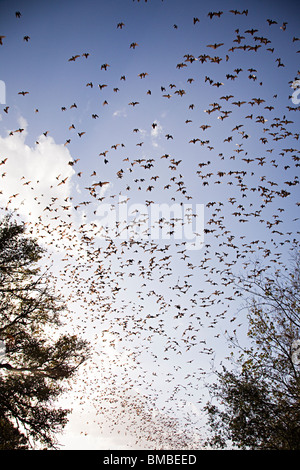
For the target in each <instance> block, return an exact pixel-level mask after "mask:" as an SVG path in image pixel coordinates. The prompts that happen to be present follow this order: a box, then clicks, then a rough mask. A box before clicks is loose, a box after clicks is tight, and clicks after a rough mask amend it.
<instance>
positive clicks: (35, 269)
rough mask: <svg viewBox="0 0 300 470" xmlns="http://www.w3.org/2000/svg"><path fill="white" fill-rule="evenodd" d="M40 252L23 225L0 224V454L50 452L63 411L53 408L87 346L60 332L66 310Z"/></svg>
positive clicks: (63, 421)
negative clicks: (0, 352)
mask: <svg viewBox="0 0 300 470" xmlns="http://www.w3.org/2000/svg"><path fill="white" fill-rule="evenodd" d="M43 252H44V251H43V249H42V248H41V247H40V246H39V245H38V243H37V241H36V240H35V239H32V238H30V237H28V236H27V235H26V230H25V225H24V224H20V223H17V222H16V221H13V220H12V216H9V217H5V218H4V219H3V220H2V221H1V223H0V340H1V341H2V344H4V345H5V353H4V354H3V355H2V357H1V361H0V449H2V450H3V449H29V448H34V447H35V446H36V445H38V444H42V445H43V447H46V448H48V447H49V448H51V447H54V446H55V444H56V438H55V435H56V434H57V433H58V432H59V431H61V430H62V429H63V427H64V426H65V424H66V423H67V415H68V413H69V410H66V409H61V408H58V407H55V400H57V398H58V397H59V396H60V395H61V394H62V392H63V391H64V390H65V387H66V385H67V383H68V382H69V380H68V379H71V378H72V376H73V375H74V374H75V372H76V370H77V369H78V367H79V365H80V364H82V363H83V361H85V360H86V358H87V356H88V345H87V343H86V342H85V341H83V340H82V339H80V338H78V337H77V336H76V335H70V334H66V333H63V332H62V328H63V324H62V321H61V313H62V312H63V311H64V310H66V307H65V305H64V304H63V302H62V300H61V299H60V298H58V297H57V296H56V295H55V293H54V292H53V289H52V287H51V279H50V276H48V274H47V272H43V273H42V272H41V267H40V266H39V261H40V260H41V259H42V256H43Z"/></svg>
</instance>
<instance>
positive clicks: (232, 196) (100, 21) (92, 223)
mask: <svg viewBox="0 0 300 470" xmlns="http://www.w3.org/2000/svg"><path fill="white" fill-rule="evenodd" d="M231 9H233V10H235V9H237V10H238V11H240V12H241V14H236V15H235V14H234V13H232V12H230V10H231ZM246 9H248V14H247V15H246V14H245V13H242V12H243V11H244V10H246ZM16 11H20V12H21V17H20V18H16V15H15V12H16ZM219 11H223V14H221V16H220V18H219V17H218V16H216V15H214V16H213V18H212V19H210V18H209V16H208V13H209V12H219ZM298 17H299V6H297V5H295V3H294V2H285V3H283V2H269V1H265V2H258V1H254V2H251V3H250V2H244V1H243V2H241V1H239V2H226V5H224V2H215V1H214V2H211V3H210V4H209V5H208V4H205V3H203V2H199V1H194V0H185V1H182V0H172V1H171V0H164V1H163V2H162V1H161V0H148V2H144V1H142V0H141V1H140V2H137V1H135V2H133V1H131V0H112V1H109V2H107V1H106V2H104V1H86V2H80V1H72V2H71V1H64V2H58V1H51V2H50V1H43V2H41V1H26V2H24V1H23V2H22V1H18V2H15V1H0V36H2V35H3V36H5V37H4V38H3V41H2V42H3V44H2V45H0V64H1V67H0V71H1V74H0V79H1V80H3V81H4V83H5V85H6V97H5V101H6V102H5V103H4V104H1V107H0V115H1V118H0V119H1V120H0V157H1V158H0V160H2V159H3V160H4V159H5V158H7V160H6V161H5V163H3V166H1V170H3V173H2V178H1V188H0V189H1V191H2V193H1V205H2V206H3V207H5V205H7V204H8V207H9V208H15V209H17V210H18V212H19V213H20V215H21V217H22V218H24V219H25V220H26V221H27V222H28V225H29V230H30V231H31V232H32V233H33V234H37V235H38V236H40V237H42V238H40V239H41V240H42V241H43V242H44V243H45V244H46V246H47V247H48V248H49V250H50V254H49V261H48V262H49V263H51V262H52V261H53V260H54V261H55V263H54V268H53V270H54V275H55V276H56V277H57V281H56V285H57V286H58V288H59V289H60V290H61V292H62V294H63V295H64V296H65V297H66V298H68V299H69V304H70V308H71V309H73V311H74V315H72V316H71V317H70V318H68V322H69V323H70V325H71V327H73V328H75V329H76V330H77V331H80V332H82V334H84V335H87V336H88V337H89V338H90V339H91V341H92V343H93V344H94V347H95V357H94V362H93V363H92V365H91V364H89V365H87V367H86V370H85V371H84V373H83V376H82V378H81V380H78V383H77V385H76V387H78V391H77V395H76V394H75V392H74V394H73V395H74V398H73V399H74V406H75V408H76V413H75V414H74V415H73V418H72V420H71V423H70V426H69V427H68V428H67V431H66V434H65V436H64V438H63V440H62V442H63V443H64V445H66V446H67V447H72V446H73V447H74V446H77V447H78V446H79V447H86V448H88V447H93V448H103V446H110V447H111V448H114V447H115V448H116V447H122V448H126V447H133V446H136V445H138V446H146V447H147V446H150V448H151V446H157V445H163V446H164V445H165V446H168V445H170V441H168V438H171V439H173V441H172V446H174V447H176V446H179V447H180V446H181V445H182V443H183V437H182V435H181V434H180V433H179V434H176V436H175V432H174V436H173V437H172V436H169V435H168V433H167V432H166V430H167V428H168V423H169V421H168V420H169V419H179V424H178V423H177V422H176V423H177V424H178V426H179V428H180V426H182V425H183V426H184V429H185V432H186V434H187V436H188V437H189V439H190V442H192V441H193V438H194V439H195V444H190V445H195V446H197V445H199V443H198V441H197V439H198V437H197V436H196V435H193V436H192V438H191V434H190V433H191V432H192V430H193V431H194V430H195V429H196V428H198V427H199V430H200V429H202V428H201V426H202V425H203V420H202V414H201V413H202V412H201V408H202V405H203V404H204V399H203V398H202V394H204V396H206V395H205V394H206V391H205V390H206V389H205V379H204V377H206V376H205V373H206V372H207V373H208V372H209V370H210V362H211V359H212V358H213V357H214V358H215V365H216V367H218V366H219V365H220V363H221V362H222V361H224V360H225V359H224V358H225V356H226V355H227V354H228V346H227V342H226V339H225V337H224V332H225V330H230V329H231V330H234V329H238V330H239V331H240V333H239V335H240V336H239V338H240V339H241V340H242V341H244V340H245V332H246V327H247V324H246V321H245V312H244V311H243V310H242V311H241V312H240V309H241V307H242V306H243V302H244V300H245V299H240V298H239V297H237V296H236V294H235V292H236V287H235V286H233V285H232V284H231V283H228V282H227V280H228V278H229V276H230V273H232V274H234V275H238V274H240V273H242V274H243V273H245V272H247V269H249V266H250V265H248V264H247V263H251V261H253V260H255V259H257V258H259V259H262V260H263V262H264V263H265V264H267V265H269V266H270V267H271V268H270V269H271V270H272V269H273V267H274V266H275V265H276V266H279V267H280V266H282V267H284V265H285V264H286V263H287V260H288V250H289V249H290V248H291V246H292V244H293V242H292V241H293V239H296V240H297V239H298V235H299V232H298V228H299V224H298V221H297V219H298V216H299V214H298V211H299V205H297V202H298V200H299V189H298V188H299V187H298V175H299V163H298V164H297V156H298V153H299V150H298V147H299V145H298V136H299V121H298V112H297V111H296V108H297V104H295V103H293V102H292V100H291V98H290V97H289V96H290V95H291V94H292V93H293V89H292V88H291V83H292V82H293V81H294V80H295V79H296V77H297V74H298V69H299V55H298V54H297V51H299V49H300V46H299V40H296V38H297V37H298V35H299V33H298V31H297V26H298ZM194 19H195V20H194ZM198 19H199V21H198ZM267 19H272V20H274V21H276V22H277V23H276V24H271V25H269V24H268V22H267ZM121 22H122V23H124V26H123V27H122V28H120V27H118V24H119V23H121ZM284 22H287V24H286V27H285V26H284ZM252 29H257V31H253V32H249V31H251V30H252ZM247 31H248V32H247ZM24 36H29V37H30V38H29V40H28V41H25V40H24V39H23V38H24ZM268 41H270V42H268ZM134 43H137V46H136V47H135V48H133V47H130V46H131V44H134ZM215 44H216V45H219V46H217V47H216V48H215V49H213V48H212V47H209V45H215ZM244 45H245V50H243V49H239V48H238V47H239V46H244ZM255 46H260V47H257V51H255V49H251V48H253V47H255ZM232 48H234V49H233V50H232ZM273 48H274V50H273ZM268 49H270V50H268ZM84 53H88V54H89V55H88V57H87V58H85V57H84V56H83V55H82V54H84ZM75 55H79V57H78V58H76V60H74V61H70V60H69V59H70V58H71V57H73V56H75ZM203 56H207V57H206V59H205V57H204V59H203V60H204V62H203V63H202V62H201V57H202V58H203ZM218 58H220V59H222V60H220V61H219V63H217V60H218ZM213 60H214V61H213ZM105 64H108V66H107V67H106V70H105V67H104V65H105ZM182 64H184V65H182ZM280 64H283V66H282V65H280ZM240 69H241V70H240ZM144 73H146V74H147V75H145V77H144V78H140V76H139V74H144ZM121 77H125V80H123V79H122V78H121ZM298 78H299V74H298ZM91 83H92V84H93V87H91V85H90V84H91ZM99 85H101V89H100V88H99ZM103 85H105V86H103ZM182 90H183V91H182ZM22 91H25V92H28V94H26V95H24V96H22V95H21V94H19V92H22ZM180 91H181V94H180ZM168 95H170V97H168ZM254 98H255V99H258V98H260V99H263V100H264V101H262V102H261V103H258V102H257V101H256V102H255V100H254ZM239 101H245V103H244V104H240V105H238V103H239ZM105 102H107V104H104V103H105ZM132 102H138V104H136V105H135V106H132V105H130V104H129V103H132ZM74 104H75V105H76V106H74ZM6 106H8V109H7V111H8V112H5V111H4V109H5V108H6ZM266 106H268V107H270V106H271V108H266ZM63 107H64V108H65V110H64V111H63V110H62V108H63ZM37 110H38V111H37ZM93 115H97V116H98V117H95V118H93ZM153 124H156V126H154V127H153ZM201 126H208V127H207V128H206V127H202V128H201ZM18 129H23V131H22V132H18ZM16 131H17V132H16ZM81 133H82V134H81ZM10 134H11V135H10ZM44 134H45V135H44ZM79 134H81V136H80V135H79ZM193 139H200V141H198V140H197V141H195V143H193ZM265 139H266V140H265ZM201 141H202V142H201ZM114 146H116V148H114ZM105 152H107V153H106V154H105V156H103V153H105ZM101 154H102V155H101ZM165 155H168V157H167V158H164V156H165ZM162 157H163V158H162ZM293 157H294V158H293ZM259 159H261V160H259ZM70 162H71V164H70ZM143 165H144V166H143ZM120 172H121V173H120ZM120 176H121V178H120ZM99 181H101V182H108V183H109V184H107V185H104V186H103V187H100V186H97V184H98V183H99ZM24 183H27V184H24ZM94 185H96V186H94ZM89 188H90V189H89ZM93 188H95V191H94V189H93ZM149 188H150V189H149ZM282 191H287V192H288V193H289V194H288V195H287V196H286V197H283V195H284V194H285V193H282ZM15 194H17V195H16V196H14V195H15ZM12 196H14V197H12ZM120 198H123V202H121V201H122V199H120ZM124 198H125V200H126V199H127V198H129V199H128V201H127V203H128V204H127V208H128V210H131V209H134V208H136V207H137V206H135V207H133V204H140V205H143V208H142V209H143V210H144V211H146V216H149V215H151V212H150V211H151V208H152V207H155V204H162V203H165V204H167V207H169V208H170V207H171V206H172V205H173V204H175V205H176V209H177V210H179V211H181V213H180V214H181V215H183V211H184V208H187V205H188V204H190V205H191V212H192V213H195V211H196V204H199V205H202V206H203V209H204V227H203V229H205V230H206V231H205V233H204V239H203V240H204V244H203V246H202V248H201V249H199V250H186V247H187V245H186V244H187V243H188V242H189V241H190V240H187V239H184V237H182V238H180V239H174V237H169V238H167V239H162V238H160V239H153V238H151V233H149V234H148V235H147V236H146V237H144V238H139V239H137V240H135V242H134V243H132V244H131V243H129V240H128V239H120V237H117V238H116V239H113V240H112V241H110V240H109V237H108V238H107V239H104V240H103V238H100V237H99V232H98V231H99V228H100V227H101V224H102V223H103V218H101V217H99V211H100V212H101V211H102V210H103V208H104V207H110V210H111V211H114V210H116V211H118V210H119V209H120V208H121V207H123V206H122V204H124ZM8 201H9V203H8ZM147 201H153V202H152V203H151V204H149V205H147ZM105 204H106V205H107V206H104V205H105ZM139 207H140V208H141V206H139ZM117 213H118V212H117ZM100 215H101V214H100ZM102 215H103V214H102ZM163 215H164V216H166V217H165V218H166V219H167V220H165V222H164V223H165V227H167V228H168V227H171V226H170V225H168V223H170V222H171V223H172V222H173V220H169V219H168V214H167V213H165V214H163ZM171 216H172V217H173V219H174V217H175V216H174V215H173V214H171ZM144 218H145V215H140V219H141V220H143V219H144ZM133 220H134V216H133V215H131V216H130V217H129V220H128V223H129V225H130V226H132V224H133ZM153 223H154V221H153V220H150V225H151V224H153ZM180 223H181V222H179V224H180ZM161 224H162V223H161ZM166 224H167V225H166ZM135 227H136V225H135ZM181 227H183V226H181ZM199 227H200V231H202V226H201V224H200V225H199ZM109 235H110V236H111V235H112V233H111V232H110V233H109ZM202 235H203V234H202ZM82 236H83V237H89V238H84V239H82ZM192 241H194V240H192ZM97 250H99V251H97ZM268 250H270V253H271V254H270V255H269V254H268ZM99 270H100V271H101V272H102V273H103V277H101V276H99ZM232 298H234V299H235V302H234V301H232V300H231V299H232ZM235 317H237V318H238V320H236V321H235V320H232V319H233V318H235ZM231 320H232V321H231ZM237 325H241V326H240V327H238V326H237ZM208 377H210V376H208ZM110 394H113V395H114V397H115V401H113V400H109V399H108V396H110ZM82 395H84V396H85V397H87V398H88V400H83V399H81V398H80V397H81V396H82ZM170 397H171V398H170ZM123 402H126V403H127V405H126V406H124V403H123ZM122 403H123V405H122ZM149 403H151V406H150V405H149ZM137 404H139V407H140V409H143V413H141V412H140V411H138V405H137ZM151 407H152V408H151ZM149 408H150V409H149ZM79 409H80V410H81V412H80V413H79V411H78V410H79ZM104 409H105V412H104ZM124 410H125V411H124ZM90 415H91V416H92V418H91V420H90V418H89V424H88V425H87V424H86V422H87V416H90ZM99 415H101V416H99ZM74 416H75V417H74ZM112 416H117V417H118V419H117V421H118V420H119V424H120V423H123V424H122V426H121V428H122V429H121V431H120V429H118V425H119V424H118V423H117V424H116V425H115V426H113V425H112V426H111V429H108V428H109V423H111V422H112V418H111V417H112ZM149 416H151V419H149ZM158 422H160V423H161V426H160V425H158ZM172 423H173V429H175V424H174V422H173V421H172ZM164 426H165V427H164ZM126 428H127V429H126ZM141 429H143V430H144V431H143V432H142V433H141V432H140V430H141ZM118 431H119V432H118ZM199 432H200V431H199ZM201 432H202V431H201ZM201 432H200V434H201ZM150 435H151V436H152V437H151V439H150V438H149V436H150ZM108 436H109V437H108ZM136 436H139V437H138V438H137V437H136ZM136 439H137V441H136ZM147 439H148V440H147ZM149 439H150V440H149ZM200 441H201V436H200ZM136 442H138V444H137V443H136ZM161 442H162V444H161ZM158 443H159V444H158ZM179 447H178V448H179Z"/></svg>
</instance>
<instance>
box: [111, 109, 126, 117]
mask: <svg viewBox="0 0 300 470" xmlns="http://www.w3.org/2000/svg"><path fill="white" fill-rule="evenodd" d="M113 116H114V117H125V118H126V117H127V112H126V110H125V108H122V109H117V110H116V111H115V112H114V113H113Z"/></svg>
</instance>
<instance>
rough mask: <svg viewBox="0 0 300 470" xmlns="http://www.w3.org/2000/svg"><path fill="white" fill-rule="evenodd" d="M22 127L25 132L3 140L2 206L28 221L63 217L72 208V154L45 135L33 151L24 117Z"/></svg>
mask: <svg viewBox="0 0 300 470" xmlns="http://www.w3.org/2000/svg"><path fill="white" fill-rule="evenodd" d="M18 124H19V126H20V127H19V129H23V130H22V131H21V132H20V131H17V132H16V131H14V132H13V134H12V135H9V134H8V135H7V136H6V137H1V136H0V184H1V187H0V190H1V194H0V203H1V205H2V207H3V206H5V205H6V206H7V207H8V208H10V209H12V210H14V209H15V210H18V212H19V213H20V215H21V216H23V217H24V219H25V220H30V221H37V220H39V217H42V216H45V217H46V218H48V219H49V218H50V219H51V217H55V216H56V215H59V216H60V217H61V216H62V214H63V209H62V208H61V207H60V206H62V205H65V206H66V205H70V204H67V203H66V199H67V198H69V197H70V194H71V178H72V175H73V174H74V173H75V171H74V170H73V168H72V167H71V166H70V165H69V164H68V162H69V161H71V160H72V157H71V155H70V152H69V150H68V149H67V148H66V147H65V146H64V145H59V144H57V143H56V142H55V141H54V139H53V138H52V137H51V136H47V137H45V136H44V135H43V134H42V135H41V136H39V137H38V139H37V142H39V143H36V144H35V145H34V146H33V147H30V146H29V145H27V144H26V142H25V141H26V137H27V127H28V125H27V122H26V120H25V119H24V118H23V117H21V118H20V119H19V121H18ZM1 163H2V164H1ZM54 201H55V202H54ZM54 206H55V207H56V211H55V208H54ZM46 207H49V209H50V210H49V209H48V210H46Z"/></svg>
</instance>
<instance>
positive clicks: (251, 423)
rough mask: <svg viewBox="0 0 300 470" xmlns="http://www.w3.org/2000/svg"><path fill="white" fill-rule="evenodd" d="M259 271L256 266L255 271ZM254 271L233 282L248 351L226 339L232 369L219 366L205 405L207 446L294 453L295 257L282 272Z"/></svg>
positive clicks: (298, 364) (299, 431)
mask: <svg viewBox="0 0 300 470" xmlns="http://www.w3.org/2000/svg"><path fill="white" fill-rule="evenodd" d="M260 268H261V267H260ZM260 268H259V266H255V268H254V269H253V270H252V271H251V272H250V273H249V275H248V276H247V278H240V279H239V286H240V289H241V290H242V291H243V292H244V293H246V294H248V296H249V300H248V304H247V308H248V325H249V327H248V337H249V339H250V346H245V345H243V344H240V341H238V339H237V338H236V337H231V342H232V344H233V345H234V348H235V351H238V353H235V354H234V353H232V357H233V358H234V363H235V366H234V367H233V370H228V369H226V368H225V367H224V366H223V370H222V371H221V372H217V382H216V383H215V384H213V385H212V386H211V392H212V397H213V399H216V400H217V402H218V404H215V403H213V401H212V402H211V403H209V404H207V407H206V410H207V412H208V419H209V423H210V427H211V431H212V436H211V438H210V439H209V444H210V445H212V446H214V447H226V446H228V445H229V446H233V447H238V448H242V449H276V450H296V449H297V450H299V448H300V359H299V354H298V352H297V347H298V346H299V344H300V342H299V326H300V302H299V301H300V256H299V253H294V254H293V264H292V266H291V267H290V268H289V269H286V270H285V271H284V272H282V271H275V274H274V275H272V276H267V275H266V273H265V271H264V269H260Z"/></svg>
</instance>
